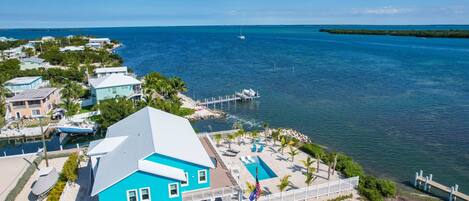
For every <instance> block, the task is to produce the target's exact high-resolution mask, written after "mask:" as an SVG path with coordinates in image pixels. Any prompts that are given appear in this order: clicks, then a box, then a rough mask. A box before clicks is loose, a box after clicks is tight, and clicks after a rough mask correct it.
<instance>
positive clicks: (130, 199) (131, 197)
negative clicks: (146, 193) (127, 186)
mask: <svg viewBox="0 0 469 201" xmlns="http://www.w3.org/2000/svg"><path fill="white" fill-rule="evenodd" d="M127 201H137V190H135V189H134V190H128V191H127Z"/></svg>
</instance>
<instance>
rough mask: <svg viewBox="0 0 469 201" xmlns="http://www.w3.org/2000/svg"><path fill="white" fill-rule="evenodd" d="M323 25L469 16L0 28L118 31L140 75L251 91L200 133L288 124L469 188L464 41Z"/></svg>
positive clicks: (12, 33) (40, 32)
mask: <svg viewBox="0 0 469 201" xmlns="http://www.w3.org/2000/svg"><path fill="white" fill-rule="evenodd" d="M321 28H372V29H469V26H244V27H242V31H243V34H244V35H245V36H246V40H244V41H241V40H239V39H238V38H237V35H238V34H239V31H240V27H237V26H213V27H142V28H86V29H31V30H0V36H8V37H15V38H35V37H40V36H44V35H52V36H65V35H70V34H73V35H80V34H87V35H95V36H99V37H109V38H112V39H117V40H120V41H121V42H122V43H123V44H124V46H123V47H122V48H120V49H119V50H118V51H117V53H119V54H120V55H121V56H122V57H123V58H124V60H125V65H127V66H129V67H131V68H133V69H134V71H135V72H136V73H137V74H138V75H144V74H145V73H148V72H150V71H158V72H161V73H163V74H165V75H169V76H179V77H182V78H183V79H184V80H185V81H186V82H187V85H188V87H189V91H188V92H187V94H188V95H189V96H192V97H193V98H195V99H203V98H206V97H212V96H220V95H228V94H232V93H233V92H235V91H237V90H240V89H243V88H253V89H255V90H258V91H259V93H260V95H261V96H262V97H261V98H260V99H258V100H257V101H254V102H251V103H240V104H236V105H234V104H230V105H228V104H224V105H223V106H221V105H218V106H217V108H221V109H223V110H225V111H226V112H227V113H228V114H229V116H228V118H227V119H226V120H208V121H199V122H195V123H194V127H195V128H196V129H197V130H199V131H205V130H211V131H215V130H221V129H228V128H231V125H232V123H233V122H235V121H242V122H244V123H245V124H246V125H245V126H246V127H253V128H256V127H259V126H260V125H261V124H262V123H263V122H268V123H269V124H270V126H271V127H291V128H294V129H297V130H299V131H301V132H303V133H305V134H307V135H309V136H310V137H311V138H312V139H313V141H315V142H317V143H319V144H322V145H325V146H327V147H328V148H329V149H331V150H334V151H340V152H345V153H347V154H348V155H351V156H352V157H353V158H354V159H355V160H357V161H359V162H360V163H361V164H362V165H363V166H365V168H366V170H367V171H369V172H371V173H373V174H376V175H380V176H386V177H390V178H393V179H395V180H396V181H399V182H403V183H404V182H408V181H411V180H412V179H413V176H414V174H415V172H416V171H417V170H419V169H423V170H424V171H425V173H433V175H434V179H435V180H437V181H439V182H441V183H444V184H447V185H453V184H455V183H457V184H459V185H460V189H461V191H463V192H466V193H469V39H434V38H415V37H394V36H363V35H331V34H327V33H322V32H319V31H318V30H319V29H321Z"/></svg>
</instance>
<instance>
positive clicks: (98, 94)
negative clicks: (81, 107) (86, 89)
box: [88, 74, 142, 104]
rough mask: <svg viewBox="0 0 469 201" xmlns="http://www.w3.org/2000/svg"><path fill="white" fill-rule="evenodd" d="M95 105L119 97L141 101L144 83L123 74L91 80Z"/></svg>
mask: <svg viewBox="0 0 469 201" xmlns="http://www.w3.org/2000/svg"><path fill="white" fill-rule="evenodd" d="M88 82H89V83H90V86H91V88H90V89H91V97H92V99H93V103H94V104H96V103H98V102H99V101H102V100H106V99H112V98H117V97H127V98H135V99H140V98H141V96H142V86H141V85H142V82H140V81H139V80H137V79H135V78H133V77H131V76H127V75H122V74H111V75H107V76H103V77H99V78H92V79H89V80H88Z"/></svg>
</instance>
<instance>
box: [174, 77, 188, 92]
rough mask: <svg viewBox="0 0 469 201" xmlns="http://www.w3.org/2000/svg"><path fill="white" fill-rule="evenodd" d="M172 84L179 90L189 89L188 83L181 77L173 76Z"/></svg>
mask: <svg viewBox="0 0 469 201" xmlns="http://www.w3.org/2000/svg"><path fill="white" fill-rule="evenodd" d="M170 83H171V86H172V87H173V89H175V90H176V91H178V92H185V91H187V87H186V83H185V82H184V81H182V79H181V78H179V77H173V78H171V79H170Z"/></svg>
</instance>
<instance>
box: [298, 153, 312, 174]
mask: <svg viewBox="0 0 469 201" xmlns="http://www.w3.org/2000/svg"><path fill="white" fill-rule="evenodd" d="M300 162H301V163H303V166H304V167H305V169H306V173H310V170H311V169H314V168H311V166H312V165H313V163H314V160H313V159H312V158H311V157H310V156H308V158H306V160H301V161H300Z"/></svg>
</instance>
